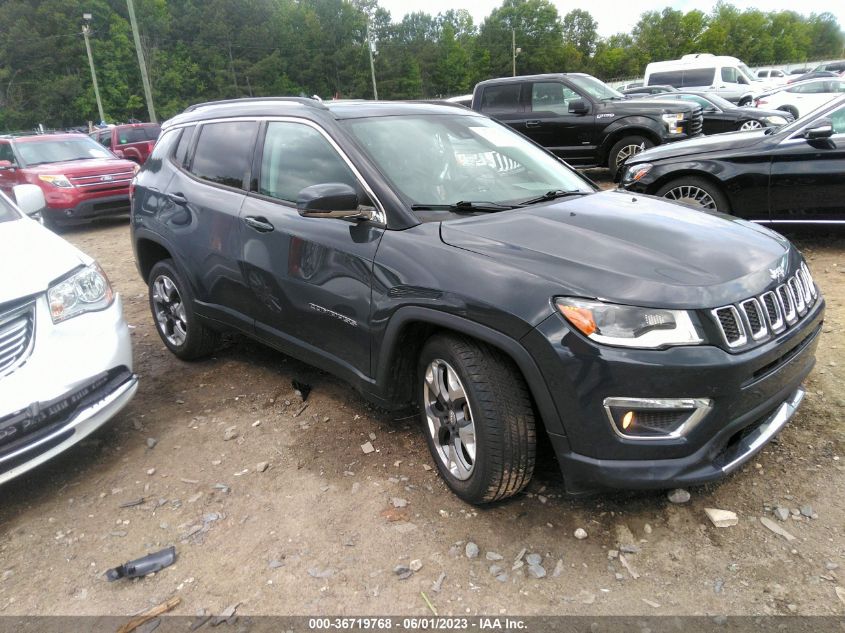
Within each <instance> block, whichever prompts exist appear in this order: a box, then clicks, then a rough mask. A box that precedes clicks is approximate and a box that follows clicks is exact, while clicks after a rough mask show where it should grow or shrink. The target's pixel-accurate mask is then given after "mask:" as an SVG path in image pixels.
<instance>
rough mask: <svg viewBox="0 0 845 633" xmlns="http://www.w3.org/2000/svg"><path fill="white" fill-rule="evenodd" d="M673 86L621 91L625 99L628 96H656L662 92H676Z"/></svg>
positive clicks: (644, 87) (643, 87) (645, 87)
mask: <svg viewBox="0 0 845 633" xmlns="http://www.w3.org/2000/svg"><path fill="white" fill-rule="evenodd" d="M677 91H678V89H677V88H675V87H674V86H640V87H638V88H627V89H626V90H623V91H622V94H623V95H625V96H626V97H627V96H629V95H656V94H661V93H664V92H677Z"/></svg>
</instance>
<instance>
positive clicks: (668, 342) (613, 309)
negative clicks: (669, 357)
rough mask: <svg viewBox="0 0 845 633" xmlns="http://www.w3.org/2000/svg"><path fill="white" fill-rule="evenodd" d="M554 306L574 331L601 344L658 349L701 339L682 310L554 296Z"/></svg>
mask: <svg viewBox="0 0 845 633" xmlns="http://www.w3.org/2000/svg"><path fill="white" fill-rule="evenodd" d="M555 305H556V306H557V309H558V310H559V311H560V313H561V314H562V315H563V317H564V318H565V319H566V320H567V322H568V323H569V324H570V325H572V326H573V327H574V328H575V329H576V330H578V331H579V332H581V334H583V335H584V336H586V337H587V338H589V339H591V340H593V341H595V342H596V343H602V344H604V345H616V346H620V347H638V348H642V349H659V348H664V347H671V346H673V345H698V344H699V343H703V342H704V339H702V338H701V336H700V335H699V333H698V330H696V328H695V325H694V324H693V322H692V318H691V317H690V314H689V312H687V311H686V310H664V309H662V308H641V307H637V306H625V305H618V304H613V303H604V302H601V301H590V300H588V299H574V298H570V297H558V298H557V299H555Z"/></svg>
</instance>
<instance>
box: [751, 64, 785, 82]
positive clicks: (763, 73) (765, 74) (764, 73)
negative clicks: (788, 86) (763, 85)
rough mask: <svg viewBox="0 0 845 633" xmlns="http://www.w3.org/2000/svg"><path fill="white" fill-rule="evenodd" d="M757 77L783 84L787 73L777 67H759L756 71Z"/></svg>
mask: <svg viewBox="0 0 845 633" xmlns="http://www.w3.org/2000/svg"><path fill="white" fill-rule="evenodd" d="M757 79H760V80H762V81H768V82H769V83H772V84H785V83H786V82H787V80H788V79H789V75H787V74H786V73H785V72H783V71H782V70H780V69H779V68H761V69H760V70H758V71H757Z"/></svg>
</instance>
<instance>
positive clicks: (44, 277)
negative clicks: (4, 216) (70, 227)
mask: <svg viewBox="0 0 845 633" xmlns="http://www.w3.org/2000/svg"><path fill="white" fill-rule="evenodd" d="M0 253H2V259H0V305H2V304H4V303H6V302H7V301H14V300H15V299H20V298H22V297H28V296H31V295H34V294H37V293H40V292H44V291H46V290H47V287H48V286H49V285H50V283H51V282H52V281H54V280H55V279H57V278H58V277H61V276H62V275H64V274H65V273H68V272H70V271H71V270H73V269H74V268H77V267H79V266H80V265H83V264H89V263H90V262H91V259H90V258H88V257H86V256H85V255H83V254H82V253H81V252H80V251H78V250H77V249H76V248H74V247H73V246H71V245H70V244H68V243H67V242H66V241H64V240H63V239H62V238H60V237H59V236H58V235H56V234H55V233H53V232H52V231H48V230H47V229H45V228H44V227H43V226H41V225H40V224H38V222H34V221H33V220H30V219H29V218H21V219H20V220H11V221H9V222H0Z"/></svg>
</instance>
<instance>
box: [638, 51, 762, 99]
mask: <svg viewBox="0 0 845 633" xmlns="http://www.w3.org/2000/svg"><path fill="white" fill-rule="evenodd" d="M652 84H659V85H667V84H668V85H670V86H675V87H676V88H685V89H687V90H697V91H704V92H712V93H715V94H717V95H719V96H720V97H723V98H724V99H727V100H728V101H731V102H733V103H738V104H739V105H745V104H747V103H751V100H752V98H753V97H754V95H756V94H758V93H760V92H763V91H764V90H766V89H767V88H770V87H771V84H770V83H769V82H768V81H761V80H759V79H757V78H755V77H754V75H753V74H752V72H751V69H750V68H749V67H748V66H746V65H745V64H744V63H743V62H742V61H740V60H739V59H737V58H736V57H730V56H727V55H711V54H709V53H693V54H690V55H684V56H683V57H681V59H673V60H669V61H662V62H651V63H650V64H649V65H648V66H646V69H645V85H647V86H650V85H652Z"/></svg>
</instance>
